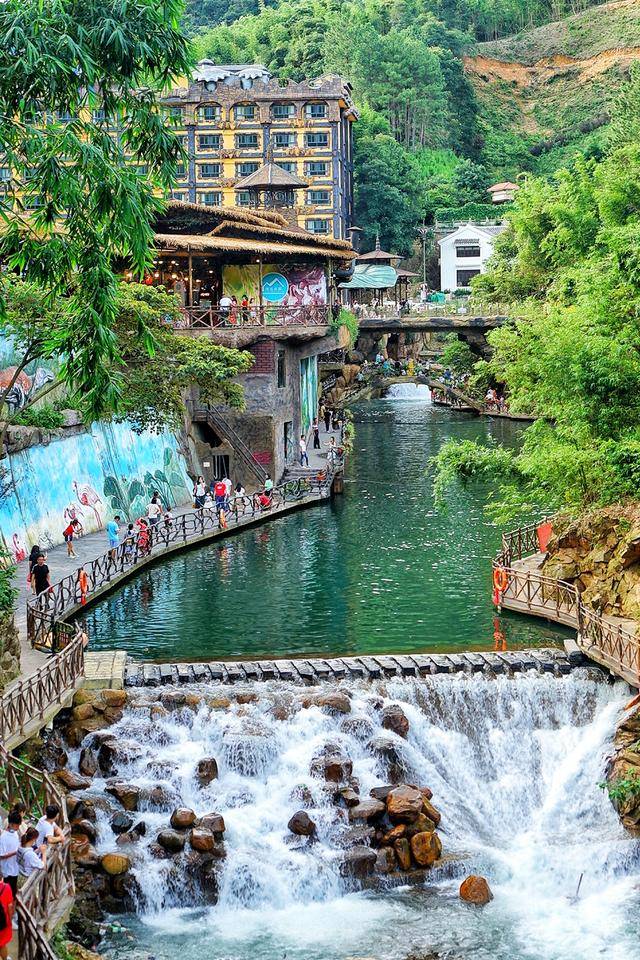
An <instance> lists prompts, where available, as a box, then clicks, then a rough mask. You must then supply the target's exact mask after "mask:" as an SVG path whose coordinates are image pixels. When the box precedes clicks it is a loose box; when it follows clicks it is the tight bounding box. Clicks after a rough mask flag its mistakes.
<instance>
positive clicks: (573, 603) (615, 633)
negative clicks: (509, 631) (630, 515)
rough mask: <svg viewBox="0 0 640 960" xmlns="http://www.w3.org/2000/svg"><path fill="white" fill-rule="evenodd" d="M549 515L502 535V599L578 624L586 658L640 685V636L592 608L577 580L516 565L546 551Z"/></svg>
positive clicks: (497, 561)
mask: <svg viewBox="0 0 640 960" xmlns="http://www.w3.org/2000/svg"><path fill="white" fill-rule="evenodd" d="M548 519H549V518H548V517H545V518H544V519H543V520H541V521H538V522H537V523H533V524H529V525H527V526H524V527H519V528H517V529H516V530H510V531H508V532H507V533H503V534H502V547H501V550H500V552H499V553H498V555H497V556H496V558H495V560H494V561H493V568H494V569H495V568H496V567H501V568H503V569H504V570H506V572H507V575H508V581H509V582H508V584H507V588H506V590H505V591H504V593H503V594H502V600H503V601H505V600H506V601H507V602H508V601H509V600H513V601H514V602H515V603H517V604H523V605H524V606H525V607H526V609H527V610H528V611H530V612H531V613H533V614H535V615H536V616H539V615H545V616H548V618H549V619H550V620H555V621H556V622H558V623H564V624H565V625H567V626H572V627H574V628H575V630H576V631H577V642H578V646H579V647H580V649H581V650H582V651H583V653H584V654H585V655H586V656H588V657H590V658H591V659H593V660H595V661H597V662H598V663H600V664H602V665H603V666H605V667H607V668H608V669H609V670H611V671H612V672H613V673H615V674H617V676H619V677H621V678H622V679H624V680H626V681H627V682H628V683H630V684H632V685H633V686H635V687H640V638H638V636H637V635H636V634H633V633H630V632H629V631H628V630H625V628H624V627H622V626H621V625H618V624H615V623H612V622H611V621H610V620H607V619H606V617H603V616H601V615H600V614H599V613H598V612H597V611H595V610H593V609H591V608H590V607H587V606H586V605H585V604H584V603H583V601H582V597H581V595H580V591H579V590H578V588H577V587H576V586H575V585H574V584H572V583H567V582H566V581H565V580H556V579H555V578H553V577H545V576H543V575H542V574H539V573H534V572H533V571H531V570H527V569H521V568H519V567H514V566H513V563H514V562H516V561H518V560H523V559H526V558H527V557H530V556H533V555H535V554H537V553H539V552H540V546H539V543H538V527H539V525H540V523H544V522H546V521H547V520H548Z"/></svg>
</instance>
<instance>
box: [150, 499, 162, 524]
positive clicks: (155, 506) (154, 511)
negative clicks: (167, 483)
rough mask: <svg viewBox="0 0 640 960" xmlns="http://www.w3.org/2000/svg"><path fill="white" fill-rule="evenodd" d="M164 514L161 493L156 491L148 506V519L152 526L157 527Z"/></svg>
mask: <svg viewBox="0 0 640 960" xmlns="http://www.w3.org/2000/svg"><path fill="white" fill-rule="evenodd" d="M161 514H162V503H161V502H160V494H159V493H154V494H153V496H152V497H151V501H150V503H149V506H148V507H147V520H148V521H149V525H150V526H151V527H155V526H156V525H157V524H158V523H159V522H160V516H161Z"/></svg>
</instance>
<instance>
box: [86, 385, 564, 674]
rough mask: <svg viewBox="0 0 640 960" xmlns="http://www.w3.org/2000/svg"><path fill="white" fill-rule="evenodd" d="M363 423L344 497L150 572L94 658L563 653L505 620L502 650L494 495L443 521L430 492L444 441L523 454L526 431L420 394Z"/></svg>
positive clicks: (108, 604)
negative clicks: (495, 585)
mask: <svg viewBox="0 0 640 960" xmlns="http://www.w3.org/2000/svg"><path fill="white" fill-rule="evenodd" d="M407 394H408V395H407ZM412 396H415V397H416V399H412ZM354 414H355V419H356V439H355V445H354V451H353V455H352V456H351V458H350V461H349V464H348V471H347V483H346V484H345V491H346V492H345V495H344V496H343V497H338V498H336V499H335V500H334V501H333V502H332V503H331V504H329V505H327V504H324V505H322V506H318V507H315V508H313V509H310V510H306V511H301V512H299V513H295V514H293V515H291V516H288V517H282V518H280V519H278V520H275V521H273V522H271V523H268V524H266V525H264V526H263V527H260V528H255V529H253V530H247V531H245V532H244V533H241V534H239V535H238V536H235V537H231V538H229V539H228V540H226V541H224V542H223V543H218V544H212V545H211V546H208V547H203V548H201V549H199V550H197V551H192V552H189V553H185V554H183V555H181V556H178V557H176V558H174V559H173V560H169V561H167V562H165V563H162V564H160V565H158V566H156V567H154V568H152V569H151V570H149V571H147V572H145V573H143V574H142V575H141V576H139V577H138V578H136V579H135V580H133V581H131V582H130V583H129V584H127V585H125V586H124V587H123V588H122V589H121V590H119V591H118V592H117V593H115V594H113V595H112V596H111V597H109V598H108V599H106V600H105V601H104V602H103V603H101V604H99V605H98V606H96V607H95V608H94V609H93V610H91V611H89V612H88V614H87V621H88V628H89V630H90V635H91V637H92V646H93V647H94V649H95V648H100V649H106V648H116V647H120V648H126V649H127V650H128V651H129V653H130V654H131V655H132V656H138V657H140V658H146V659H149V658H157V659H167V660H169V659H170V660H189V659H214V658H217V657H220V658H228V657H245V658H254V657H269V656H301V655H316V656H317V655H322V654H325V655H329V654H343V655H349V654H367V653H371V652H390V653H393V652H418V651H427V650H449V651H455V650H460V649H464V648H467V649H471V648H476V649H485V650H490V649H494V648H495V649H503V648H504V646H505V645H506V646H508V647H510V648H512V647H515V646H519V645H525V644H549V643H554V642H556V641H557V640H558V638H559V637H561V636H562V631H561V630H559V629H557V628H554V627H550V626H548V625H546V624H545V623H543V622H539V623H538V622H535V621H532V620H527V619H524V618H520V617H515V616H508V615H505V616H503V617H502V620H501V627H500V631H501V632H503V633H504V640H502V639H500V641H499V642H500V646H496V644H497V643H498V641H497V639H496V627H495V625H494V623H493V610H492V606H491V601H490V597H491V572H490V563H489V561H490V558H491V557H492V555H493V554H494V553H495V551H496V549H497V546H498V542H499V531H498V530H496V529H495V528H494V527H492V526H491V525H490V524H489V522H488V520H487V517H486V515H485V514H484V512H483V505H484V503H485V498H486V496H487V494H488V491H485V490H482V489H479V488H478V487H477V486H475V487H473V488H469V489H461V490H458V491H457V492H456V494H455V495H453V496H452V497H451V500H450V503H449V504H448V509H447V510H446V511H444V512H443V511H437V510H436V509H435V506H434V502H433V496H432V490H431V475H430V467H429V460H430V458H431V457H433V456H434V455H435V453H436V452H437V451H438V449H439V447H440V445H441V443H442V442H443V441H444V440H446V439H448V438H449V437H458V438H461V439H462V438H468V439H475V438H485V437H487V436H489V435H491V436H493V437H495V438H496V439H498V440H500V441H503V442H505V443H507V444H515V443H517V438H518V434H519V432H520V430H521V425H519V424H516V423H511V422H509V421H506V420H496V421H491V420H480V419H477V418H470V417H469V416H468V415H466V414H460V413H455V412H453V411H450V410H447V409H443V408H436V407H432V406H431V404H430V403H429V401H428V398H426V397H425V396H424V395H422V394H421V392H420V390H419V389H416V390H415V392H414V394H412V393H410V392H408V391H406V390H405V393H404V395H403V396H402V397H396V398H389V399H385V400H380V401H375V402H370V403H366V404H362V405H360V406H358V407H356V408H355V409H354Z"/></svg>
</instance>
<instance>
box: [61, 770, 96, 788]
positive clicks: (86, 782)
mask: <svg viewBox="0 0 640 960" xmlns="http://www.w3.org/2000/svg"><path fill="white" fill-rule="evenodd" d="M56 778H57V779H58V780H59V781H60V783H61V784H63V786H65V787H66V788H67V790H86V789H87V788H88V787H90V786H91V780H90V779H89V778H88V777H81V776H80V774H78V773H74V772H73V770H58V771H56Z"/></svg>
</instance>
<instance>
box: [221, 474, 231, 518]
mask: <svg viewBox="0 0 640 960" xmlns="http://www.w3.org/2000/svg"><path fill="white" fill-rule="evenodd" d="M222 482H223V483H224V490H225V500H226V503H225V505H224V507H225V510H228V509H229V500H230V499H231V491H232V490H233V484H232V483H231V480H229V477H228V476H227V474H226V473H225V475H224V477H223V478H222Z"/></svg>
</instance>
